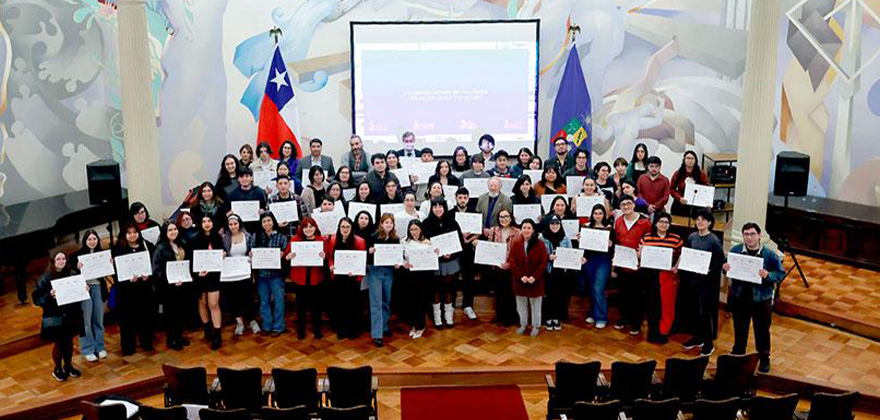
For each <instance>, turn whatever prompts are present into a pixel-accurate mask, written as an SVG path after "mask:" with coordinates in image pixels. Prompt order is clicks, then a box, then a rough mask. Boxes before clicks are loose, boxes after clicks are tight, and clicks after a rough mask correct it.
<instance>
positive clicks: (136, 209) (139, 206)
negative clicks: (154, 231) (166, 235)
mask: <svg viewBox="0 0 880 420" xmlns="http://www.w3.org/2000/svg"><path fill="white" fill-rule="evenodd" d="M128 213H129V215H131V219H130V220H131V221H134V224H135V227H137V229H138V232H140V231H142V230H144V229H149V228H151V227H153V226H156V227H159V224H158V223H156V221H155V220H153V219H151V218H150V211H149V210H147V206H145V205H144V203H141V202H140V201H135V202H134V203H131V206H130V207H129V208H128Z"/></svg>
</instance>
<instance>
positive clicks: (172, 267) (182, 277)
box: [165, 260, 193, 284]
mask: <svg viewBox="0 0 880 420" xmlns="http://www.w3.org/2000/svg"><path fill="white" fill-rule="evenodd" d="M165 277H167V278H168V283H169V284H171V283H189V282H191V281H193V279H192V274H190V272H189V260H183V261H168V262H166V263H165Z"/></svg>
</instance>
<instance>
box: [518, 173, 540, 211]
mask: <svg viewBox="0 0 880 420" xmlns="http://www.w3.org/2000/svg"><path fill="white" fill-rule="evenodd" d="M510 201H511V202H512V203H513V204H514V205H517V204H541V198H540V197H538V195H537V194H535V190H534V189H533V188H532V178H531V177H529V176H528V175H523V176H521V177H519V178H517V180H516V182H515V183H514V184H513V195H512V196H511V197H510Z"/></svg>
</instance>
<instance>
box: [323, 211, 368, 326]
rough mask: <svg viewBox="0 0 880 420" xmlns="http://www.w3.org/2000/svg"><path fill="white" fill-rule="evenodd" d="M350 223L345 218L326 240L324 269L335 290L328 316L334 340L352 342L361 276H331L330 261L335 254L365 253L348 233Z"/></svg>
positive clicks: (358, 239)
mask: <svg viewBox="0 0 880 420" xmlns="http://www.w3.org/2000/svg"><path fill="white" fill-rule="evenodd" d="M353 226H354V222H352V221H351V219H349V218H347V217H343V218H342V219H341V220H339V225H338V228H337V229H336V234H335V235H332V236H330V239H329V240H327V246H325V247H324V250H325V251H324V252H325V253H327V266H328V267H329V268H330V279H331V282H332V284H333V286H334V287H333V288H334V289H335V293H334V296H333V299H334V300H335V301H336V302H335V304H334V308H333V309H334V311H333V314H332V315H331V317H332V320H333V324H335V326H336V337H337V338H339V339H340V340H341V339H343V338H351V339H355V338H357V337H358V336H359V335H360V329H359V328H360V327H359V326H358V321H359V317H358V311H359V310H360V308H361V303H360V301H358V290H360V282H361V280H362V278H363V276H351V275H343V274H335V273H333V258H334V254H335V253H336V251H342V250H345V251H366V250H367V243H366V241H364V239H363V238H361V237H360V236H357V235H355V234H354V232H352V230H353V229H352V228H353Z"/></svg>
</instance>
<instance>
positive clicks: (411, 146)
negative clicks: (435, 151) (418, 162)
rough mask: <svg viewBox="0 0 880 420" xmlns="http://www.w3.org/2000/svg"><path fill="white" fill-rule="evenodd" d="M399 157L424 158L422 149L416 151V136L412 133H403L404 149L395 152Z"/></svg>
mask: <svg viewBox="0 0 880 420" xmlns="http://www.w3.org/2000/svg"><path fill="white" fill-rule="evenodd" d="M395 154H396V155H397V157H399V158H402V157H422V151H421V149H416V135H415V134H413V133H412V132H410V131H407V132H406V133H403V149H400V150H398V151H397V152H395Z"/></svg>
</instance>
